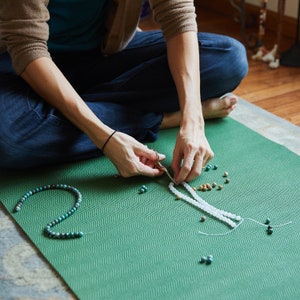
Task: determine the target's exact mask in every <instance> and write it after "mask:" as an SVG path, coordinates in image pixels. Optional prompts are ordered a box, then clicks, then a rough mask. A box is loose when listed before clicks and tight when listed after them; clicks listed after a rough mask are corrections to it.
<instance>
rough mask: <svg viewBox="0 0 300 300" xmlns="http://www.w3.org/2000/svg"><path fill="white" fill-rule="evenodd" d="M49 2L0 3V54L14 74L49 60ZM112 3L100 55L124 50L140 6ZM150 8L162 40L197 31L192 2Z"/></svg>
mask: <svg viewBox="0 0 300 300" xmlns="http://www.w3.org/2000/svg"><path fill="white" fill-rule="evenodd" d="M49 1H51V0H0V52H1V51H8V53H9V54H10V56H11V58H12V63H13V66H14V69H15V70H16V72H17V74H20V73H22V72H23V71H24V69H25V68H26V66H27V65H28V64H29V63H30V62H32V61H33V60H35V59H37V58H40V57H50V54H49V52H48V48H47V40H48V36H49V29H48V24H47V21H48V20H49V17H50V16H49V11H48V9H47V6H48V3H49ZM70 1H71V0H70ZM113 1H114V3H115V7H114V9H112V18H110V19H111V22H108V23H109V25H108V33H107V36H106V38H105V41H104V43H103V47H102V52H103V53H104V54H111V53H115V52H117V51H121V50H122V49H123V48H124V47H126V45H127V44H128V43H129V41H130V39H131V38H132V36H133V34H134V33H135V30H136V27H137V24H138V20H139V15H140V11H141V6H142V0H113ZM150 4H151V7H152V9H153V13H154V18H155V20H156V22H158V24H160V27H161V29H162V32H163V34H164V36H165V38H166V40H168V39H170V38H171V37H172V36H174V35H176V34H178V33H182V32H185V31H197V24H196V18H195V8H194V1H193V0H150Z"/></svg>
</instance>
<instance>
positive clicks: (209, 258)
mask: <svg viewBox="0 0 300 300" xmlns="http://www.w3.org/2000/svg"><path fill="white" fill-rule="evenodd" d="M212 261H213V256H212V255H208V256H207V258H206V264H207V265H210V264H211V263H212Z"/></svg>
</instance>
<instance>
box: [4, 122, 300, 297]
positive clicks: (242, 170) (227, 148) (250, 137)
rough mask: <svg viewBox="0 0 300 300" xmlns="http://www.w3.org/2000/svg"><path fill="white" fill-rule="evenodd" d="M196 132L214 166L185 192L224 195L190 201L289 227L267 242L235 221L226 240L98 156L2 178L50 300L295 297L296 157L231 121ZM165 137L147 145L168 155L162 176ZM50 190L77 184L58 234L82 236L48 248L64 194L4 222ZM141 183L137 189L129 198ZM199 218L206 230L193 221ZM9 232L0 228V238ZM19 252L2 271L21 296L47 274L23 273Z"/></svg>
mask: <svg viewBox="0 0 300 300" xmlns="http://www.w3.org/2000/svg"><path fill="white" fill-rule="evenodd" d="M206 133H207V136H208V138H209V140H210V143H211V146H212V148H213V149H214V151H215V157H214V159H213V161H212V162H211V163H212V165H218V168H217V170H210V171H207V172H206V171H203V174H202V175H201V176H200V177H199V178H198V179H197V180H195V181H193V182H192V183H191V185H192V186H194V187H195V188H197V187H199V186H200V185H201V184H203V183H206V182H213V181H216V182H217V183H218V184H222V185H223V188H222V189H221V190H217V189H213V190H212V191H207V192H200V191H197V193H199V195H201V197H203V198H204V199H205V200H206V201H208V202H209V203H210V204H212V205H214V206H216V207H218V208H221V209H224V210H228V211H230V212H233V213H236V214H239V215H241V216H242V217H248V218H253V219H255V220H257V221H258V222H261V223H264V221H265V220H266V219H267V218H270V220H271V225H276V224H285V223H287V222H290V221H291V222H292V223H291V224H286V225H285V226H282V227H276V226H274V232H273V234H271V235H269V234H267V233H266V228H265V227H264V226H262V225H260V224H258V223H255V222H252V221H249V220H245V221H244V222H243V223H242V224H241V225H240V226H239V227H238V228H237V229H236V230H234V231H230V228H228V227H227V226H226V225H225V224H224V223H222V222H220V221H218V220H216V219H214V218H211V217H210V216H209V215H206V214H205V213H203V212H202V211H200V210H198V209H195V208H194V207H192V206H190V205H188V204H187V203H185V202H183V201H178V200H176V198H175V197H174V195H172V194H171V193H170V192H169V190H168V187H167V186H168V183H169V180H168V178H167V177H166V176H162V177H160V178H156V179H149V178H144V177H139V178H130V179H122V178H118V177H116V176H115V173H116V170H115V168H114V167H113V165H112V164H111V163H110V162H109V161H108V160H107V159H106V158H101V159H97V160H91V161H88V162H80V163H76V164H68V165H64V166H61V167H52V168H43V169H36V170H32V171H31V172H17V173H16V172H6V173H5V174H3V173H2V174H1V183H0V185H1V190H0V199H1V201H2V203H3V204H4V206H5V207H6V210H7V212H8V213H9V214H11V216H12V218H13V219H14V220H15V222H16V223H17V224H18V226H20V228H21V230H22V231H24V232H25V234H26V235H27V236H28V237H29V238H30V240H31V242H32V243H33V244H34V246H35V247H37V249H38V253H40V255H42V256H43V257H44V258H45V259H46V260H47V261H48V262H49V263H50V266H51V267H50V269H52V268H53V271H54V274H56V275H58V278H61V279H62V280H63V286H65V289H64V291H63V293H61V291H60V292H57V295H59V297H61V299H66V298H67V297H75V298H76V297H78V298H79V299H199V298H208V299H218V298H222V299H238V298H242V299H256V298H260V299H271V298H273V299H296V298H298V297H299V296H300V290H299V280H300V279H299V276H298V270H299V267H300V261H299V253H300V250H299V246H300V245H299V244H300V241H299V231H298V230H297V228H299V217H298V215H299V205H298V204H297V200H298V198H299V194H300V178H299V176H298V173H299V167H300V158H299V156H297V155H296V154H294V153H292V152H291V151H289V150H288V149H286V148H285V147H283V146H281V145H278V144H276V143H274V142H271V141H270V140H268V139H266V138H264V137H262V136H261V135H259V134H257V133H255V132H254V131H252V130H250V129H248V128H247V127H245V126H244V125H241V124H240V123H239V122H236V121H235V120H233V119H231V118H227V119H225V120H219V121H213V122H207V125H206ZM175 136H176V130H166V131H161V132H160V138H159V140H158V141H157V142H156V143H153V144H150V145H149V146H150V147H151V148H154V149H156V150H158V151H161V152H163V153H166V154H167V158H166V161H165V164H166V165H167V166H168V165H170V159H171V154H172V150H173V145H174V139H175ZM225 171H226V172H228V173H229V178H230V182H229V183H228V184H226V183H225V179H224V177H223V175H224V172H225ZM58 182H60V183H66V184H70V185H73V186H76V187H77V188H78V189H79V190H80V191H81V193H82V194H83V202H82V206H81V207H80V209H79V210H78V211H77V212H76V213H75V214H74V215H73V216H72V217H70V218H69V219H68V220H66V221H65V222H62V223H61V224H60V225H59V226H57V229H58V230H62V231H72V230H81V231H83V232H84V236H83V237H82V238H80V239H76V240H51V239H47V238H45V237H44V236H43V234H42V229H43V227H44V226H45V225H46V224H47V222H49V221H50V220H52V219H53V218H55V217H57V216H58V215H60V214H61V213H62V212H64V211H65V210H67V209H68V208H69V207H70V206H72V205H73V202H74V199H73V198H72V197H70V195H68V193H64V192H58V191H47V192H43V193H40V194H37V195H34V196H32V197H31V198H30V199H28V202H26V203H25V204H24V207H23V208H22V211H20V212H19V213H17V214H13V213H11V212H12V210H13V207H14V205H15V203H16V202H17V200H18V198H19V197H20V196H21V195H22V194H24V192H26V191H28V190H31V189H33V188H34V187H36V186H40V185H44V184H48V183H58ZM142 185H146V186H147V188H148V191H147V192H146V193H143V194H140V193H139V188H140V187H141V186H142ZM204 215H205V216H206V221H205V222H201V217H202V216H204ZM3 220H4V218H3ZM9 226H10V225H9V223H8V222H1V227H2V228H1V230H3V228H8V227H9ZM200 231H201V232H205V233H208V234H210V235H203V234H201V233H199V232H200ZM227 233H228V234H227ZM213 234H225V235H220V236H214V235H213ZM26 245H27V244H26ZM28 249H29V248H26V247H25V250H26V251H24V247H23V248H18V247H17V245H16V246H14V247H13V251H11V250H10V251H8V252H7V253H6V254H5V255H4V259H3V261H2V266H3V268H4V269H5V270H9V272H10V274H11V279H10V280H14V281H15V283H16V286H19V287H20V289H21V287H24V286H25V285H26V282H27V283H29V282H32V283H34V282H38V281H37V280H36V278H40V279H41V278H49V277H48V274H47V272H45V270H48V272H50V270H49V267H48V268H46V269H45V266H43V267H42V268H34V264H33V263H32V261H31V260H30V258H29V257H30V254H28V252H30V250H28ZM207 255H213V262H212V263H211V264H201V263H199V262H200V260H201V257H202V256H207ZM12 262H13V263H12ZM20 269H21V270H26V272H25V273H23V274H22V276H18V275H17V274H16V273H15V272H20ZM53 271H52V273H53ZM24 274H25V275H24ZM12 278H13V279H12ZM58 278H56V277H55V276H53V278H52V280H45V281H44V283H43V284H41V280H40V281H39V285H38V286H36V289H37V290H38V291H39V292H40V293H41V294H42V295H43V296H44V297H45V298H44V299H47V297H48V298H49V299H50V297H53V295H55V292H54V294H53V288H54V289H55V287H57V281H58V280H61V279H58ZM35 280H36V281H35ZM1 284H2V285H3V287H4V288H5V284H4V283H1ZM68 288H70V291H69V290H68ZM51 289H52V294H50V292H49V291H50V290H51ZM1 290H3V291H5V290H4V289H2V288H1ZM5 292H7V293H5V294H4V293H3V295H1V296H2V297H3V299H5V295H9V297H8V298H7V299H10V298H13V297H14V293H15V295H17V294H18V289H16V290H14V292H12V291H11V290H10V291H5ZM19 295H20V294H19Z"/></svg>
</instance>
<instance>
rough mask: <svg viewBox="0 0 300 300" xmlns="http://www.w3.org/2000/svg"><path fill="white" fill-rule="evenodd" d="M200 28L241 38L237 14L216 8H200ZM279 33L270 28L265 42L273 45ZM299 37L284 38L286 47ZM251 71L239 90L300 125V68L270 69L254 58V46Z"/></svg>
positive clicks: (248, 32) (254, 102) (283, 45)
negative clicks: (217, 11)
mask: <svg viewBox="0 0 300 300" xmlns="http://www.w3.org/2000/svg"><path fill="white" fill-rule="evenodd" d="M197 15H198V24H199V31H209V32H215V33H221V34H226V35H229V36H233V37H235V38H237V39H239V40H242V39H241V29H240V25H239V24H238V23H236V22H235V21H234V20H233V18H231V17H228V16H226V15H220V14H217V13H215V12H212V11H203V10H202V11H201V10H198V12H197ZM257 30H258V28H257V27H256V26H253V27H252V28H251V27H250V28H247V34H250V33H251V32H254V33H256V32H257ZM275 38H276V37H275V34H274V33H272V32H266V36H265V44H266V46H267V48H268V49H271V48H272V47H273V45H274V43H275V40H276V39H275ZM294 43H295V40H291V39H287V38H284V39H283V41H282V47H281V48H282V49H281V50H282V51H286V50H287V49H289V48H290V47H291V46H292V45H293V44H294ZM247 53H248V62H249V72H248V75H247V77H246V78H245V79H244V81H243V82H242V83H241V85H240V86H239V87H238V88H237V89H236V90H235V93H236V94H237V95H238V96H240V97H241V98H243V99H244V100H247V101H249V102H251V103H253V104H255V105H257V106H259V107H261V108H263V109H265V110H267V111H269V112H271V113H273V114H275V115H277V116H279V117H281V118H283V119H286V120H287V121H289V122H291V123H293V124H295V125H297V126H300V68H295V67H286V66H280V67H279V68H278V69H270V68H269V66H268V65H267V64H266V63H264V62H261V61H254V60H252V58H251V56H252V55H253V54H254V53H255V52H254V50H249V49H248V50H247Z"/></svg>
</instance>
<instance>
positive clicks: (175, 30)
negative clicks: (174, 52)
mask: <svg viewBox="0 0 300 300" xmlns="http://www.w3.org/2000/svg"><path fill="white" fill-rule="evenodd" d="M150 2H151V7H152V10H153V15H154V19H155V21H156V22H157V23H159V24H160V27H161V29H162V32H163V34H164V36H165V39H166V40H169V39H170V38H172V37H173V36H174V35H176V34H179V33H182V32H185V31H195V32H197V31H198V27H197V22H196V13H195V6H194V0H151V1H150Z"/></svg>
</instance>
